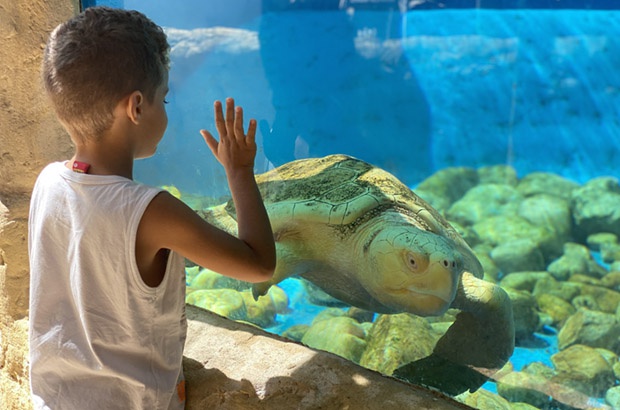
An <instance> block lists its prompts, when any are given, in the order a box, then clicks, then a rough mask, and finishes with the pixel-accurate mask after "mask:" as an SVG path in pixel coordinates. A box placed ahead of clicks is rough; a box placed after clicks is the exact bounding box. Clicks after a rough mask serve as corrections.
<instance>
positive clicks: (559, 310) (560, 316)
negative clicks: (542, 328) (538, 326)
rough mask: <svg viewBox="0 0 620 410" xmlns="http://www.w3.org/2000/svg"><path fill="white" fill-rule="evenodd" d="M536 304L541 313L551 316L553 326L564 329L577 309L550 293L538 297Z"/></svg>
mask: <svg viewBox="0 0 620 410" xmlns="http://www.w3.org/2000/svg"><path fill="white" fill-rule="evenodd" d="M536 303H537V304H538V308H539V309H540V311H541V312H543V313H545V314H547V315H549V317H551V320H552V325H553V326H555V327H556V328H557V329H560V328H562V326H563V325H564V323H565V322H566V320H567V319H568V318H569V317H570V316H571V315H573V314H574V313H575V312H576V309H575V308H574V307H573V306H572V305H571V304H570V303H568V302H567V301H565V300H563V299H561V298H559V297H557V296H554V295H550V294H548V293H543V294H540V295H538V296H536Z"/></svg>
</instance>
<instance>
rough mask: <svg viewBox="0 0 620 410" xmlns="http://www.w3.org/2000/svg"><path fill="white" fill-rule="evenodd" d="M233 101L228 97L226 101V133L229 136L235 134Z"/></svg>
mask: <svg viewBox="0 0 620 410" xmlns="http://www.w3.org/2000/svg"><path fill="white" fill-rule="evenodd" d="M234 121H235V100H233V99H232V98H230V97H228V98H227V99H226V131H227V132H229V133H230V134H232V133H234V132H235V129H234V125H235V123H234Z"/></svg>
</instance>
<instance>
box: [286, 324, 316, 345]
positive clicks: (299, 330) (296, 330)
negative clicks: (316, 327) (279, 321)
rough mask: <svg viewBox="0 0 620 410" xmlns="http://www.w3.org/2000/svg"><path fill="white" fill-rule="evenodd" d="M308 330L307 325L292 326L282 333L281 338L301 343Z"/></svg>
mask: <svg viewBox="0 0 620 410" xmlns="http://www.w3.org/2000/svg"><path fill="white" fill-rule="evenodd" d="M308 329H310V326H309V325H293V326H291V327H289V328H288V329H286V330H285V331H284V332H282V337H285V338H287V339H291V340H294V341H296V342H301V339H303V337H304V335H305V334H306V332H307V331H308Z"/></svg>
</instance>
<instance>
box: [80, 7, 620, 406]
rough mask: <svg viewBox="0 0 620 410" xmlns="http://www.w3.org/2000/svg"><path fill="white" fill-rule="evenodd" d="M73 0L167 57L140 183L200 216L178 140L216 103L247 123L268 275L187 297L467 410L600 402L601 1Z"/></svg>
mask: <svg viewBox="0 0 620 410" xmlns="http://www.w3.org/2000/svg"><path fill="white" fill-rule="evenodd" d="M91 3H97V4H111V5H112V6H115V7H125V8H129V9H138V10H141V11H143V12H144V13H146V14H147V15H148V16H150V17H151V18H152V19H153V20H154V21H155V22H157V23H158V24H160V25H162V26H164V27H165V30H166V32H167V34H168V37H169V41H170V43H171V45H172V69H171V73H170V89H171V92H170V95H169V100H170V105H169V106H168V108H169V111H168V113H169V118H170V124H169V127H168V131H167V134H166V137H165V138H164V141H163V142H162V143H161V145H160V148H159V151H158V153H157V154H156V155H155V156H154V157H153V158H150V159H147V160H144V161H140V162H138V163H137V166H136V175H137V178H138V179H139V180H141V181H143V182H146V183H149V184H154V185H160V186H166V187H167V188H168V189H170V190H171V191H173V192H174V193H175V194H176V195H178V196H179V197H180V198H181V199H182V200H184V201H186V203H188V204H189V205H190V206H192V207H193V208H194V209H196V210H197V211H198V212H200V213H201V214H202V215H204V216H205V217H206V218H215V217H214V216H213V215H214V214H213V213H212V212H210V209H211V208H210V207H212V206H214V205H218V204H222V203H225V202H226V201H227V200H228V199H229V198H228V189H227V186H226V179H225V175H224V173H223V170H222V169H221V167H220V166H219V165H218V164H217V162H216V161H215V160H214V159H213V158H212V156H211V154H210V152H209V151H208V149H207V148H206V146H205V145H204V143H203V141H202V138H201V137H200V135H199V134H198V130H199V129H200V128H205V127H209V128H210V129H213V128H214V127H213V125H212V124H213V117H212V113H211V111H212V101H213V100H215V99H220V100H221V99H224V98H225V97H227V96H233V97H235V98H236V100H237V102H238V104H240V105H242V106H243V107H244V109H245V112H246V113H247V115H249V116H252V117H254V118H256V119H257V120H259V123H260V127H259V128H260V129H259V144H260V147H259V155H258V159H257V162H256V172H257V174H263V173H267V172H269V173H267V174H265V175H263V176H260V177H259V180H260V182H261V185H262V187H263V189H264V195H265V201H266V205H267V207H268V209H269V212H270V216H271V219H272V222H273V224H274V226H275V227H276V235H277V237H278V238H277V239H278V257H279V269H280V272H279V275H280V276H281V278H280V279H283V280H281V281H280V282H279V283H277V285H274V286H271V287H270V288H269V290H268V293H267V296H264V297H260V298H258V300H257V301H255V300H254V298H253V297H252V290H251V287H250V285H248V284H244V283H240V282H235V281H233V280H230V279H226V278H223V277H221V276H219V275H218V274H216V273H214V272H210V271H207V270H204V269H201V268H199V267H188V268H187V282H188V303H192V304H196V305H198V306H201V307H204V308H207V309H211V310H213V311H216V312H218V313H220V314H223V315H226V316H228V317H230V318H231V319H235V320H243V321H249V322H252V323H255V324H257V325H259V326H261V327H263V328H265V329H266V330H267V331H270V332H274V333H278V334H283V335H285V336H286V337H289V338H291V339H294V340H297V341H301V342H303V343H305V344H307V345H309V346H312V347H315V348H318V349H323V350H328V351H331V352H334V353H336V354H339V355H342V356H344V357H346V358H348V359H350V360H353V361H355V362H357V363H360V364H361V365H363V366H366V367H369V368H372V369H375V370H378V371H380V372H383V373H385V374H388V375H395V376H396V377H400V378H403V379H406V380H409V381H411V382H413V383H417V384H423V385H430V386H434V387H437V388H439V389H441V390H442V391H444V392H446V393H448V394H450V395H454V396H456V397H457V398H458V399H459V400H462V401H463V402H466V403H468V404H470V405H472V406H474V407H477V408H509V407H507V406H509V403H527V404H529V405H531V406H533V407H535V408H540V409H552V408H562V409H565V408H578V409H585V408H609V406H614V408H616V407H620V387H617V386H616V384H617V381H616V379H617V375H618V372H620V365H619V364H618V356H617V354H618V348H619V345H618V340H619V337H620V326H619V325H618V319H617V318H616V310H617V308H618V304H619V303H620V293H619V292H618V291H619V283H620V273H619V272H620V244H619V242H618V235H620V186H619V185H618V180H617V177H618V169H617V164H618V159H619V158H620V156H619V155H620V123H619V121H618V106H619V105H618V102H619V101H618V97H619V95H620V78H618V76H617V74H616V68H617V67H618V66H619V65H620V45H619V43H618V41H617V38H618V36H619V35H620V27H619V24H618V22H619V21H620V19H619V17H620V12H619V11H618V10H615V8H616V7H617V4H616V2H615V1H611V0H610V1H602V0H596V1H585V0H573V1H568V0H566V1H563V0H549V1H533V0H532V1H527V0H523V1H517V0H515V1H501V0H497V1H490V0H489V1H484V0H478V1H464V0H463V1H457V0H454V1H447V0H446V1H442V2H440V1H430V0H429V1H425V0H419V1H396V0H394V1H392V0H339V1H335V0H334V1H327V0H324V1H320V0H316V1H310V0H306V1H297V2H294V1H289V0H264V1H262V2H259V1H252V0H220V1H215V0H214V1H209V2H204V1H199V0H193V1H192V0H183V1H178V2H169V1H153V0H148V1H147V0H125V1H124V2H123V1H115V2H105V1H102V2H99V1H97V2H92V1H91V2H89V5H92V4H91ZM332 154H344V155H347V156H351V157H355V158H357V159H354V158H347V157H328V158H324V157H326V156H328V155H332ZM317 158H323V159H320V160H319V159H317ZM295 160H301V161H298V162H295V163H294V164H290V163H291V161H295ZM284 164H288V165H287V168H286V169H283V168H278V167H280V166H282V165H284ZM368 164H373V166H375V167H376V168H372V166H370V165H368ZM273 169H276V171H272V170H273ZM379 170H383V171H379ZM384 171H385V172H384ZM398 181H401V182H402V184H403V185H400V183H399V182H398ZM407 187H408V188H407ZM409 188H411V189H413V190H414V191H415V192H416V193H417V195H419V196H420V197H421V198H424V199H425V200H426V201H428V203H427V202H424V201H422V200H420V199H419V198H418V197H417V196H416V195H414V194H412V193H411V191H410V190H409ZM444 218H445V219H444ZM445 220H447V221H449V222H450V223H451V224H452V226H453V227H454V229H453V228H452V227H451V226H450V225H448V224H447V222H445ZM213 222H214V223H218V221H217V220H213ZM283 227H286V228H283ZM457 232H458V233H457ZM461 238H464V240H463V239H461ZM467 244H468V245H467ZM470 247H471V249H473V251H471V250H470ZM474 255H475V256H474ZM464 271H466V272H468V273H463V272H464ZM483 272H484V281H482V280H480V279H478V278H476V276H482V274H483ZM455 275H456V276H455ZM455 278H456V279H455ZM459 278H460V281H459V283H460V284H459V285H458V286H454V285H455V283H456V282H455V280H458V279H459ZM457 288H458V289H457ZM254 292H255V293H257V294H258V293H261V292H267V287H266V286H265V287H261V286H258V287H255V289H254ZM509 300H510V302H509ZM450 304H451V308H450V309H449V310H447V311H446V308H447V305H450ZM459 312H460V313H459ZM450 326H451V327H450ZM513 334H514V336H515V341H516V348H515V349H514V352H513V351H512V340H513ZM509 356H510V357H509ZM508 359H509V360H508ZM507 360H508V361H507ZM506 361H507V363H506V365H505V366H503V365H504V362H506ZM500 368H501V369H500ZM498 370H499V371H498ZM480 385H482V388H481V389H479V390H478V391H476V392H475V393H470V392H468V391H467V390H468V389H471V390H476V389H477V388H478V387H479V386H480ZM515 408H516V407H515ZM519 408H521V407H519ZM523 408H525V407H523Z"/></svg>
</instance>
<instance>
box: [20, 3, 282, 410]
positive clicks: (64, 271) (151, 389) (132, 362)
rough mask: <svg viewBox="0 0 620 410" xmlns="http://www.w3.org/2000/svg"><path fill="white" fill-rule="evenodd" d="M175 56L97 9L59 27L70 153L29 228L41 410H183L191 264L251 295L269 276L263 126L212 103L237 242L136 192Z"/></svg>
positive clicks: (52, 172)
mask: <svg viewBox="0 0 620 410" xmlns="http://www.w3.org/2000/svg"><path fill="white" fill-rule="evenodd" d="M168 51H169V45H168V43H167V40H166V36H165V34H164V32H163V31H162V29H161V28H160V27H158V26H157V25H155V24H154V23H153V22H152V21H150V20H149V19H148V18H146V17H145V16H144V15H142V14H141V13H138V12H135V11H126V10H118V9H110V8H103V7H94V8H89V9H87V10H86V11H84V12H83V13H81V14H80V15H78V16H76V17H74V18H73V19H71V20H69V21H67V22H66V23H64V24H61V25H60V26H58V27H57V28H56V29H55V30H54V32H53V33H52V34H51V36H50V39H49V41H48V44H47V47H46V49H45V54H44V62H43V77H44V83H45V88H46V91H47V93H48V95H49V96H50V98H51V101H52V103H53V105H54V108H55V110H56V113H57V116H58V118H59V120H60V121H61V122H62V124H63V125H64V127H65V128H66V129H67V131H68V133H69V134H70V136H71V140H72V141H73V143H74V145H75V154H74V156H73V158H71V159H70V160H68V161H66V162H58V163H53V164H50V165H48V166H47V167H46V168H45V169H44V170H43V171H42V172H41V174H40V176H39V178H38V179H37V182H36V185H35V187H34V191H33V194H32V202H31V210H30V217H29V251H30V264H31V287H30V377H31V390H32V396H33V400H34V404H35V408H44V409H48V408H51V409H89V410H92V409H181V408H183V407H184V384H183V374H182V369H181V361H182V354H183V344H184V341H185V332H186V323H185V310H184V306H185V271H184V257H185V258H188V259H190V260H191V261H193V262H194V263H196V264H199V265H201V266H204V267H207V268H209V269H212V270H215V271H217V272H220V273H222V274H224V275H228V276H231V277H234V278H237V279H241V280H244V281H248V282H261V281H265V280H268V279H269V278H270V277H271V275H272V274H273V270H274V268H275V246H274V242H273V235H272V232H271V227H270V225H269V220H268V217H267V214H266V212H265V208H264V205H263V203H262V200H261V197H260V195H259V192H258V189H257V186H256V183H255V180H254V173H253V167H254V158H255V155H256V143H255V133H256V121H255V120H251V121H250V123H249V126H248V130H247V134H245V132H244V127H243V112H242V110H241V108H240V107H236V108H235V106H234V101H233V100H232V99H230V98H229V99H227V100H226V105H225V108H223V107H222V104H221V103H220V102H217V101H216V102H215V126H216V128H217V131H218V134H219V141H218V140H216V139H215V138H214V137H213V136H212V135H211V134H210V133H209V132H208V131H205V130H201V131H200V132H201V134H202V136H203V137H204V139H205V141H206V144H207V145H208V146H209V148H210V149H211V151H212V152H213V155H214V156H215V157H216V158H217V160H218V161H219V162H220V163H221V164H222V166H223V167H224V169H225V170H226V175H227V178H228V184H229V187H230V191H231V194H232V197H233V200H234V202H235V205H236V207H237V218H238V223H239V233H238V238H236V237H233V236H230V235H229V234H227V233H225V232H223V231H220V230H218V229H216V228H214V227H213V226H211V225H209V224H208V223H206V222H205V221H203V220H202V219H201V218H200V217H199V216H197V214H196V213H195V212H193V211H192V210H191V209H190V208H189V207H187V206H186V205H185V204H183V203H182V202H181V201H179V200H177V199H175V198H174V197H173V196H171V195H170V194H168V193H166V192H164V191H162V190H161V189H156V188H152V187H147V186H144V185H141V184H138V183H135V182H134V181H133V180H132V169H133V161H134V159H136V158H143V157H148V156H151V155H153V153H154V152H155V150H156V148H157V144H158V143H159V141H160V140H161V138H162V136H163V134H164V130H165V129H166V126H167V122H168V120H167V116H166V110H165V106H164V104H166V101H165V97H166V93H167V91H168V85H167V83H168V64H169V61H168Z"/></svg>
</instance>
